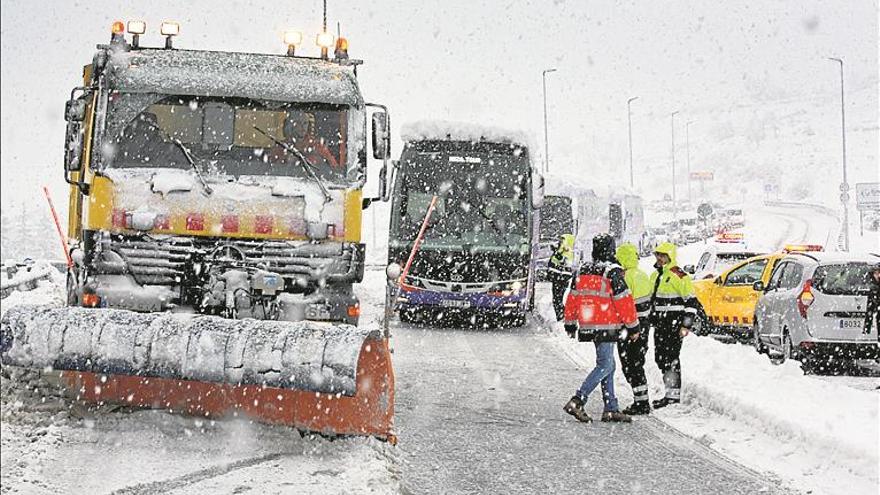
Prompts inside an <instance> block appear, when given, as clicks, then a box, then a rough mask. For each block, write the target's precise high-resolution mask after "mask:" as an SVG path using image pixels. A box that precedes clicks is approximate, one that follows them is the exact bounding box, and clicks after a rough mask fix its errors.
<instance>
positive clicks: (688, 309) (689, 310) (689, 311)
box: [684, 307, 697, 314]
mask: <svg viewBox="0 0 880 495" xmlns="http://www.w3.org/2000/svg"><path fill="white" fill-rule="evenodd" d="M684 312H685V313H692V314H697V308H691V307H685V308H684Z"/></svg>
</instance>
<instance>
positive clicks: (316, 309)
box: [306, 304, 330, 320]
mask: <svg viewBox="0 0 880 495" xmlns="http://www.w3.org/2000/svg"><path fill="white" fill-rule="evenodd" d="M306 319H307V320H329V319H330V308H329V307H327V306H325V305H323V304H310V305H309V306H308V308H306Z"/></svg>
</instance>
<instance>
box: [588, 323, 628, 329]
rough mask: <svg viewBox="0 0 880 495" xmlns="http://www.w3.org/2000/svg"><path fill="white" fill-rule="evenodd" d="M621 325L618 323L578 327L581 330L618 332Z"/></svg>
mask: <svg viewBox="0 0 880 495" xmlns="http://www.w3.org/2000/svg"><path fill="white" fill-rule="evenodd" d="M621 326H622V325H621V324H620V323H612V324H604V325H603V324H601V323H581V325H580V326H579V327H578V328H580V329H581V330H618V329H620V327H621Z"/></svg>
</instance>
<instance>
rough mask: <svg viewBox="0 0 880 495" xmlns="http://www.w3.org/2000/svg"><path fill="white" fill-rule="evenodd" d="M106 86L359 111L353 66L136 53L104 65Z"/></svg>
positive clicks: (214, 54) (205, 53)
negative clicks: (305, 104) (345, 106)
mask: <svg viewBox="0 0 880 495" xmlns="http://www.w3.org/2000/svg"><path fill="white" fill-rule="evenodd" d="M107 78H108V82H109V84H110V87H112V88H114V89H117V90H120V91H124V92H133V93H160V94H180V95H214V96H239V97H244V98H254V99H263V100H275V101H296V102H306V103H311V102H315V103H330V104H337V105H352V106H356V107H360V106H362V105H363V98H362V97H361V93H360V90H359V89H358V85H357V80H356V79H355V76H354V70H353V68H352V66H346V65H339V64H336V63H331V62H326V61H323V60H307V59H300V58H292V57H285V56H275V55H260V54H252V53H230V52H209V51H198V50H157V49H141V50H137V51H131V52H116V53H114V54H113V55H112V56H111V57H110V59H109V61H108V63H107Z"/></svg>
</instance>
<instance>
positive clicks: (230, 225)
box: [220, 215, 238, 232]
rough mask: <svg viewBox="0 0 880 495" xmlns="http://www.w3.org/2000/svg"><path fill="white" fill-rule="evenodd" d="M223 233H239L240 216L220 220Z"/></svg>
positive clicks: (225, 217)
mask: <svg viewBox="0 0 880 495" xmlns="http://www.w3.org/2000/svg"><path fill="white" fill-rule="evenodd" d="M220 224H221V225H222V226H223V232H238V215H225V216H224V217H223V218H221V219H220Z"/></svg>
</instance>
